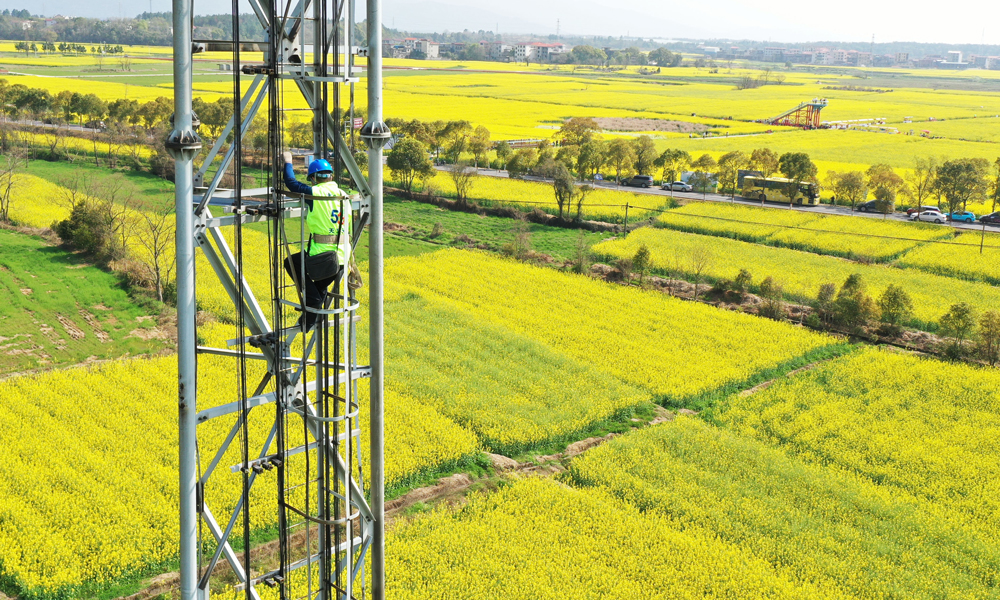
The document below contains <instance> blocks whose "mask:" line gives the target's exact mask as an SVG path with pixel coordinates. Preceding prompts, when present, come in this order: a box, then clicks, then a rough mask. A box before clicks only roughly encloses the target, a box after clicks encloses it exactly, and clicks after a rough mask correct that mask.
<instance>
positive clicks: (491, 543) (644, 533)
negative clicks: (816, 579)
mask: <svg viewBox="0 0 1000 600" xmlns="http://www.w3.org/2000/svg"><path fill="white" fill-rule="evenodd" d="M386 548H387V557H386V576H387V581H386V589H387V590H388V597H390V598H400V599H402V598H422V599H425V600H445V599H451V598H455V597H456V593H458V594H459V595H460V597H461V598H464V599H467V600H480V599H482V600H486V599H493V598H500V597H504V596H506V595H508V594H509V593H511V592H514V591H516V594H517V595H519V596H521V597H525V598H536V599H539V600H543V599H544V600H557V599H563V598H592V599H595V600H605V599H606V600H612V599H620V598H648V599H650V600H667V599H668V598H669V599H671V600H680V599H691V600H694V599H702V598H719V599H722V598H731V599H734V600H735V599H740V600H751V599H756V598H761V599H763V598H768V599H772V600H773V599H777V598H831V597H832V598H838V597H840V596H830V595H828V594H827V593H825V590H824V591H821V589H820V588H818V587H817V586H814V585H812V584H811V583H810V582H797V581H794V580H792V579H791V578H789V577H788V576H787V575H786V574H785V573H784V572H783V571H782V570H781V569H775V568H774V567H773V566H771V565H769V564H768V563H767V562H766V561H765V560H762V559H760V558H757V557H754V556H752V555H751V554H750V553H748V552H745V551H743V550H742V549H740V548H739V547H737V546H735V545H733V544H730V543H728V542H726V541H724V540H720V539H719V538H718V537H717V536H716V535H714V534H713V533H712V532H711V531H706V530H699V529H697V528H694V527H684V526H683V525H681V524H679V523H677V522H676V521H675V520H673V519H670V518H668V517H664V516H661V515H657V514H653V513H648V512H646V513H644V512H640V511H639V510H637V509H636V508H634V507H631V506H628V505H627V504H623V503H622V502H620V501H618V500H616V499H615V498H614V497H613V496H612V495H611V494H608V493H607V492H603V491H601V490H575V489H571V488H568V487H565V486H563V485H560V484H559V483H557V482H554V481H551V480H544V479H527V480H524V481H519V482H517V483H515V484H513V485H511V486H509V487H506V488H503V489H501V490H500V491H498V492H496V493H494V494H492V495H490V496H487V497H478V498H474V499H473V500H472V501H471V502H470V503H469V504H468V505H466V506H465V507H463V508H462V509H461V510H455V511H450V510H447V509H442V510H438V511H435V512H433V513H431V514H429V515H426V516H423V517H420V518H417V519H414V520H412V521H410V522H407V523H405V524H402V525H398V526H397V527H396V528H394V530H393V531H392V532H391V533H390V534H389V536H388V539H387V540H386Z"/></svg>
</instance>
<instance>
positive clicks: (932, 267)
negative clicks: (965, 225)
mask: <svg viewBox="0 0 1000 600" xmlns="http://www.w3.org/2000/svg"><path fill="white" fill-rule="evenodd" d="M980 244H982V246H983V248H982V253H980V251H979V249H980ZM896 265H898V266H900V267H914V268H917V269H921V270H923V271H929V272H931V273H937V274H939V275H946V276H948V277H960V278H962V279H971V280H974V281H985V282H987V283H992V284H994V285H1000V235H998V234H996V233H987V234H986V235H985V239H982V238H981V233H975V232H972V231H965V232H962V233H959V234H958V236H957V237H956V238H955V240H954V243H953V244H926V245H923V246H920V247H919V248H915V249H913V250H911V251H910V252H907V253H906V254H904V255H903V256H901V257H900V259H899V260H898V261H896Z"/></svg>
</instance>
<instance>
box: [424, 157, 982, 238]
mask: <svg viewBox="0 0 1000 600" xmlns="http://www.w3.org/2000/svg"><path fill="white" fill-rule="evenodd" d="M436 168H437V170H439V171H447V170H448V167H447V166H446V165H438V166H437V167H436ZM479 174H480V175H482V176H486V177H502V178H506V177H508V175H507V172H506V171H500V170H497V169H479ZM524 179H525V180H526V181H538V182H542V183H548V182H551V180H550V179H546V178H544V177H535V176H531V175H529V176H526V177H524ZM594 183H596V185H598V186H600V187H602V188H605V189H611V190H620V191H623V192H632V193H635V194H648V195H651V196H663V197H669V196H673V197H674V198H679V199H684V200H703V201H709V202H733V203H735V204H745V205H749V206H760V201H759V200H749V199H746V198H742V197H740V196H736V198H731V197H730V196H726V195H723V194H700V193H696V192H670V191H666V190H661V189H660V188H659V187H649V188H639V187H628V186H624V185H622V186H619V185H616V184H615V183H614V182H607V181H597V182H594ZM765 206H768V207H770V208H785V209H788V208H789V207H788V205H787V204H783V203H780V202H767V203H765ZM790 210H798V211H802V212H812V213H821V214H826V215H841V216H854V217H861V218H870V219H882V218H883V215H881V214H879V213H866V212H860V211H853V212H852V211H851V208H850V207H849V206H834V205H831V204H821V205H819V206H805V207H792V208H791V209H790ZM884 218H886V219H888V220H891V221H909V220H910V218H909V217H907V216H906V214H905V213H894V214H891V215H886V216H885V217H884ZM942 227H953V228H955V229H967V230H971V231H981V230H982V228H983V226H982V224H981V223H946V224H943V225H942ZM997 229H998V227H997V226H995V225H987V226H986V231H996V230H997Z"/></svg>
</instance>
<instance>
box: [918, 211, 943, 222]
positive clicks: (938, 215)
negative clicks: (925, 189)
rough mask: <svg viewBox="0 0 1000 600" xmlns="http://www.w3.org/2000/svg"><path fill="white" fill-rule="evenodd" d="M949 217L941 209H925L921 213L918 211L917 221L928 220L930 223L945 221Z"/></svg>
mask: <svg viewBox="0 0 1000 600" xmlns="http://www.w3.org/2000/svg"><path fill="white" fill-rule="evenodd" d="M946 218H947V217H945V216H944V214H943V213H942V212H941V211H938V210H925V211H923V212H921V213H917V216H916V220H917V221H926V222H928V223H944V222H945V219H946Z"/></svg>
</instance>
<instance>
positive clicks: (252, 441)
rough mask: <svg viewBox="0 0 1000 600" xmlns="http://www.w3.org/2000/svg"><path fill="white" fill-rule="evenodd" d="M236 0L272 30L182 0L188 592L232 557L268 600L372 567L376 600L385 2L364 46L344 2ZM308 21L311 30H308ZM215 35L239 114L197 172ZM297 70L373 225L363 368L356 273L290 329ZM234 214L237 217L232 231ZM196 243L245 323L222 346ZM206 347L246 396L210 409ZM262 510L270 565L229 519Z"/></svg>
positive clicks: (178, 35)
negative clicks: (219, 436) (230, 485)
mask: <svg viewBox="0 0 1000 600" xmlns="http://www.w3.org/2000/svg"><path fill="white" fill-rule="evenodd" d="M243 1H244V2H245V3H247V5H248V6H249V8H250V9H252V12H253V14H254V15H255V16H256V18H257V20H258V21H259V22H260V25H261V26H262V27H263V30H264V39H262V40H245V39H242V38H241V36H240V25H239V13H240V12H241V10H240V3H239V0H234V2H233V36H232V38H231V39H230V40H228V41H218V40H213V41H211V42H198V41H195V40H193V35H192V29H193V28H192V17H193V13H194V7H193V0H174V1H173V32H174V117H173V128H174V129H173V131H172V132H171V133H170V135H169V137H168V139H167V142H166V146H167V149H168V151H169V152H170V153H171V155H172V156H173V158H174V159H175V167H176V176H175V183H176V212H177V321H178V367H179V381H178V408H179V447H180V464H179V475H180V573H181V598H182V599H183V600H194V599H195V598H199V599H207V598H208V596H209V589H210V588H209V584H210V582H211V580H212V576H213V574H214V573H215V570H216V567H217V566H218V565H219V564H220V563H221V562H222V561H225V562H227V563H228V564H229V567H230V568H231V570H232V572H233V573H234V574H235V576H236V579H237V580H238V582H239V586H238V587H239V589H241V590H242V593H244V594H245V595H246V597H247V598H248V599H259V598H260V595H259V593H258V587H260V586H265V585H266V586H268V587H269V588H277V589H278V590H279V592H280V597H281V598H282V599H285V598H288V599H292V598H300V597H302V598H305V597H308V598H310V599H312V598H319V599H331V600H332V599H334V598H337V599H340V598H343V599H345V600H346V599H349V598H353V597H355V590H356V589H357V586H359V585H361V584H362V582H363V581H364V579H365V577H366V575H367V574H366V573H365V569H366V568H370V575H368V578H369V579H370V581H371V590H370V593H371V597H372V598H375V599H376V600H381V599H383V598H384V581H385V574H384V560H385V559H384V557H385V554H384V506H383V498H384V461H383V456H384V436H383V368H382V365H383V357H384V348H383V312H382V305H383V279H382V265H383V254H382V223H383V218H382V148H383V146H384V145H385V144H386V142H387V141H388V140H389V137H390V134H389V131H388V129H387V128H386V126H385V124H384V123H383V120H382V56H381V51H382V31H381V18H380V10H381V0H367V11H366V15H365V22H366V24H367V36H366V37H367V45H366V47H358V46H356V45H355V43H354V39H353V38H354V36H355V26H356V19H355V14H354V3H353V2H352V1H350V0H243ZM307 32H308V34H311V39H312V44H307V43H305V42H307V41H308V37H307ZM206 49H208V50H215V51H218V50H223V51H229V52H232V53H233V65H232V69H233V71H234V73H233V75H234V88H233V114H232V117H231V118H230V120H229V123H228V125H227V126H226V127H225V129H224V131H223V132H222V134H221V135H220V136H219V139H218V141H217V142H216V143H215V144H214V145H213V147H212V148H211V149H210V151H209V152H208V153H207V156H206V157H205V159H204V161H202V163H201V165H200V167H199V168H198V169H197V171H196V170H195V166H196V165H195V160H196V157H197V156H198V155H199V154H200V153H201V150H202V143H201V139H200V138H199V136H198V134H197V129H198V125H199V123H198V121H197V116H196V115H194V113H193V111H192V99H193V90H192V79H193V55H194V54H196V53H197V52H200V51H203V50H206ZM241 50H249V51H260V52H263V57H264V60H263V64H260V63H255V64H251V63H249V62H247V63H244V61H242V60H241V58H240V51H241ZM356 59H367V94H368V98H367V109H368V114H367V119H366V122H365V124H364V126H363V127H362V129H361V132H360V138H361V139H362V141H363V142H364V143H365V145H366V146H367V150H368V164H369V165H370V167H369V170H368V171H369V173H368V176H367V178H366V177H365V176H364V173H363V171H362V169H360V168H359V167H358V165H357V163H356V162H355V160H354V157H353V155H352V154H351V151H350V148H349V145H348V144H347V142H346V141H345V139H344V134H343V133H342V131H341V128H340V126H339V123H338V122H337V121H338V117H340V115H341V112H347V114H349V115H350V116H351V117H353V110H354V83H355V82H356V81H357V75H358V73H359V71H360V68H358V67H355V64H354V63H355V60H356ZM241 78H242V79H241ZM243 83H246V84H247V85H245V86H244V85H243ZM286 83H288V84H289V88H290V89H291V90H293V91H294V93H295V94H298V95H300V96H301V97H302V98H304V99H305V102H306V105H307V106H308V108H307V109H305V110H309V111H311V113H312V114H311V116H312V123H313V140H312V142H313V144H312V145H313V147H312V155H313V156H316V157H322V156H329V157H331V159H332V160H331V162H334V164H335V173H337V174H338V175H339V174H340V173H341V172H342V170H344V171H346V173H347V174H348V176H347V177H348V179H349V180H351V181H352V183H353V187H354V188H355V189H356V190H358V193H357V194H356V195H355V196H354V197H353V198H352V199H351V200H350V202H351V203H352V208H353V210H352V214H353V215H355V216H356V219H355V222H354V236H353V239H352V248H354V247H356V245H357V242H358V240H359V238H360V232H361V231H362V229H363V228H364V226H365V225H368V226H369V231H370V233H369V256H368V282H367V283H368V296H369V310H368V315H367V318H368V331H369V358H370V363H369V365H359V364H357V339H356V337H357V336H356V331H357V324H358V323H359V322H360V321H362V320H363V318H364V317H363V316H362V315H361V314H360V311H359V309H360V303H359V302H358V300H357V299H356V298H355V297H354V293H353V291H352V290H351V286H348V285H347V277H346V274H345V277H344V279H343V282H342V284H341V285H338V286H336V287H335V292H334V293H331V295H330V297H329V298H328V301H327V304H326V305H325V306H324V307H323V309H322V310H320V311H318V313H319V319H320V324H319V326H318V327H316V328H315V329H312V330H310V331H304V330H303V329H302V328H300V327H295V326H291V327H289V326H288V321H289V318H292V319H293V318H294V317H295V316H297V315H298V314H299V313H302V312H303V311H308V310H311V309H307V308H306V307H304V302H303V301H302V299H301V297H300V295H299V293H298V291H297V288H296V287H295V285H294V284H292V283H290V281H289V280H288V279H286V275H285V273H284V271H283V269H282V266H283V259H284V258H286V257H287V256H289V255H291V254H293V253H300V252H303V247H304V244H305V241H306V239H307V234H306V231H305V226H304V224H303V221H304V220H305V219H304V214H305V204H306V200H307V198H306V197H304V196H298V195H294V194H288V193H285V192H283V191H282V189H283V188H282V185H281V164H282V161H281V160H280V158H279V157H280V156H281V150H282V138H283V136H282V129H281V128H282V125H283V122H284V116H285V113H286V112H288V111H291V110H302V109H285V108H283V102H284V99H285V94H284V89H285V84H286ZM347 88H349V91H350V102H349V104H347V105H345V110H344V111H340V110H339V109H340V108H341V104H340V99H341V97H342V93H341V92H342V90H343V89H347ZM347 107H349V112H348V110H347ZM331 112H333V115H331ZM255 119H258V120H263V121H264V122H266V125H267V131H268V144H267V152H266V156H265V158H264V160H263V161H262V162H263V164H261V165H260V167H261V168H262V169H264V170H266V172H267V180H268V184H267V185H266V186H265V187H257V188H252V189H244V188H243V180H242V177H241V169H242V166H243V165H244V162H245V159H246V156H245V155H244V146H243V143H242V142H243V140H244V139H245V138H246V137H247V136H248V134H249V132H250V126H251V124H252V123H253V122H254V120H255ZM351 127H353V123H352V124H351ZM352 132H353V129H352ZM352 135H353V133H352ZM258 158H259V155H258ZM227 175H230V176H231V177H232V179H231V180H230V181H231V183H230V187H231V189H223V185H222V184H223V182H224V181H226V177H227ZM213 211H215V213H217V214H213ZM286 220H288V221H290V223H292V224H293V225H289V224H288V223H286ZM250 223H265V224H266V225H267V228H268V235H269V238H268V239H269V240H271V247H270V255H269V259H270V260H269V263H270V264H269V266H268V269H269V271H270V275H271V277H270V278H271V285H270V289H252V288H251V286H250V284H249V283H248V281H247V278H246V277H245V270H244V265H243V247H242V243H243V229H242V228H243V226H244V225H247V224H250ZM226 228H232V230H233V235H232V236H231V237H232V239H233V240H234V242H233V243H232V244H230V242H229V241H228V240H227V236H226V235H225V233H224V232H225V230H226ZM196 250H200V251H202V252H203V254H204V255H205V257H206V259H207V262H208V264H209V265H210V272H209V273H203V274H202V276H203V277H214V278H217V279H218V280H219V282H220V283H221V284H222V287H223V288H224V289H225V291H226V293H227V294H228V295H229V297H230V299H231V300H232V301H233V306H234V309H235V313H236V320H237V326H238V330H239V331H238V336H237V339H235V340H230V343H229V349H221V348H208V347H201V346H199V345H198V342H197V332H196V325H195V321H196V292H195V252H196ZM345 271H346V269H345ZM268 308H269V310H268ZM313 312H317V311H313ZM199 354H211V355H215V356H222V357H227V358H228V359H231V360H232V364H233V373H234V374H236V373H238V374H239V375H240V377H241V384H240V386H239V388H240V391H239V393H238V394H236V398H235V399H233V398H227V399H218V398H216V399H210V401H209V402H208V403H207V405H210V406H211V408H208V409H202V410H199V403H198V400H199V397H198V388H197V356H198V355H199ZM250 362H262V363H263V364H264V365H266V372H265V374H264V376H263V378H262V379H261V380H260V381H259V382H258V381H248V380H247V373H248V369H247V364H249V363H250ZM366 380H367V382H368V385H369V386H370V387H369V390H370V391H369V404H370V406H369V410H370V416H369V419H368V423H367V426H363V425H362V424H361V419H360V417H361V415H360V412H359V411H360V409H359V406H360V403H359V402H358V385H359V383H363V382H364V381H366ZM248 390H253V391H248ZM251 411H256V412H255V413H254V417H255V418H257V417H260V416H261V415H263V416H264V417H265V421H267V420H272V421H273V424H272V425H270V427H269V428H265V430H264V431H265V433H263V434H262V433H260V431H257V433H253V432H252V431H251V429H250V427H249V426H248V421H249V420H250V414H251ZM264 411H271V412H264ZM216 419H226V420H228V421H227V423H228V422H231V423H232V425H231V428H230V430H229V435H228V436H227V437H226V439H225V440H224V441H223V442H221V444H220V443H219V442H218V440H208V439H204V436H202V437H199V435H198V427H199V425H201V424H203V423H207V422H209V421H214V420H216ZM362 430H364V431H362ZM364 433H367V434H368V435H369V436H370V449H369V457H368V458H369V460H370V462H369V467H370V471H369V476H368V479H367V481H365V470H364V469H363V464H364V457H363V455H362V452H361V451H360V447H361V443H360V439H361V436H362V435H363V434H364ZM213 443H214V445H212V444H213ZM237 446H242V452H241V456H242V458H241V459H240V461H239V462H238V464H236V465H226V466H230V467H231V468H229V469H227V468H219V467H222V466H223V465H222V464H221V463H222V461H223V457H224V454H225V452H226V451H227V449H229V448H230V447H233V448H235V447H237ZM227 476H228V477H234V478H238V479H239V480H240V483H241V488H242V490H243V491H242V494H241V495H240V497H239V498H238V499H234V500H235V503H234V506H235V508H234V509H233V510H232V511H231V513H230V514H227V515H225V516H226V517H227V518H226V519H221V520H220V519H217V518H216V516H215V514H214V513H213V512H212V508H211V506H210V502H209V501H208V500H206V494H205V489H206V484H207V483H209V482H210V481H211V480H212V479H213V478H220V477H227ZM268 480H270V481H268ZM267 485H270V486H274V489H275V491H276V495H277V498H278V501H277V503H276V504H275V503H271V504H267V505H265V504H263V503H251V502H250V491H251V490H252V489H254V487H255V486H257V487H260V486H267ZM251 511H253V512H254V513H255V514H260V513H261V512H262V511H268V512H269V517H270V519H268V518H267V517H265V520H270V521H272V522H276V523H277V526H278V530H279V543H280V548H281V549H280V552H279V560H278V562H277V564H276V565H274V566H272V567H269V568H267V569H261V568H260V565H255V564H252V563H253V561H254V558H253V557H252V554H251V553H250V551H249V549H248V548H244V549H242V550H241V551H237V550H236V549H234V545H233V542H234V539H233V537H234V536H233V532H234V530H238V529H240V527H239V526H238V525H239V524H240V523H241V522H242V523H243V529H244V531H245V532H248V531H249V525H250V522H251V520H250V513H251ZM227 512H229V511H227ZM296 528H297V531H296ZM202 530H207V531H208V533H209V534H210V535H211V540H210V541H208V542H207V543H202V541H201V540H200V539H199V532H200V531H202ZM247 535H248V534H247ZM302 538H304V543H303V539H302ZM244 539H245V540H249V537H245V538H244ZM246 545H247V544H244V546H246ZM303 574H304V575H303ZM296 578H297V579H296Z"/></svg>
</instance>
